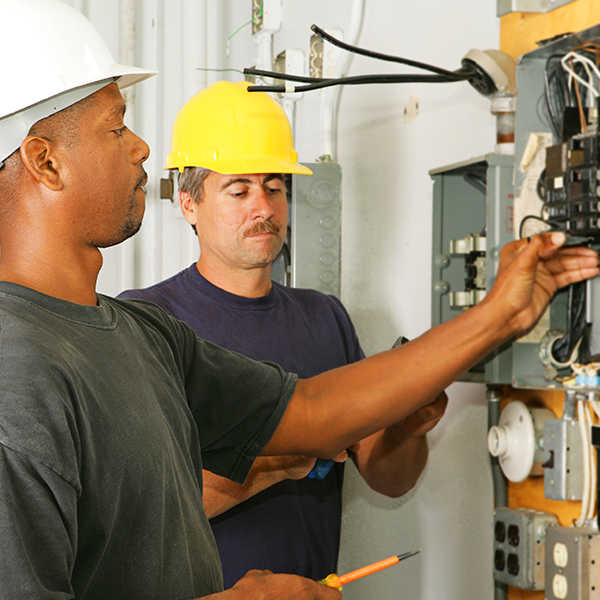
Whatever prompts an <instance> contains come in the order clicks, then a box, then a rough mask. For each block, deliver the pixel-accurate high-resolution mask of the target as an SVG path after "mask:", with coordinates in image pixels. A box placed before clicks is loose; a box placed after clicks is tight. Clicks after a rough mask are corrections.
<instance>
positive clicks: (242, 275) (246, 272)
mask: <svg viewBox="0 0 600 600" xmlns="http://www.w3.org/2000/svg"><path fill="white" fill-rule="evenodd" d="M196 268H197V269H198V272H199V273H200V275H202V277H204V279H206V280H208V281H210V282H211V283H212V284H213V285H216V286H217V287H219V288H221V289H222V290H225V291H226V292H229V293H230V294H235V295H236V296H244V297H245V298H260V297H262V296H266V295H267V294H268V293H269V292H270V291H271V287H272V285H271V265H270V264H269V265H266V266H264V267H255V268H252V269H242V270H239V269H228V268H227V267H226V266H223V265H219V266H218V267H216V266H213V265H211V264H210V262H208V261H203V260H202V257H200V260H198V262H197V263H196Z"/></svg>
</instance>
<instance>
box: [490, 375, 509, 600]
mask: <svg viewBox="0 0 600 600" xmlns="http://www.w3.org/2000/svg"><path fill="white" fill-rule="evenodd" d="M486 398H487V401H488V431H489V430H490V428H491V427H494V426H497V425H498V422H499V420H500V404H501V402H502V386H500V385H488V386H487V390H486ZM490 459H491V463H492V482H493V486H494V508H497V507H500V506H507V505H508V486H507V484H506V479H505V478H504V474H503V473H502V469H501V468H500V463H499V462H498V458H497V457H495V456H491V455H490ZM507 596H508V586H507V585H506V584H504V583H499V582H497V581H494V600H506V598H507Z"/></svg>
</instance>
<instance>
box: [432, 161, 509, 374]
mask: <svg viewBox="0 0 600 600" xmlns="http://www.w3.org/2000/svg"><path fill="white" fill-rule="evenodd" d="M429 174H430V176H431V178H432V179H433V237H432V240H433V241H432V244H433V246H432V282H431V291H432V325H438V324H439V323H443V322H445V321H448V320H449V319H451V318H453V317H454V316H456V315H457V314H459V313H460V312H461V311H463V310H468V308H469V307H470V306H472V305H473V304H476V303H477V302H479V301H480V300H481V299H482V298H483V297H485V293H486V290H489V289H490V288H491V286H492V285H493V283H494V279H495V273H496V271H497V268H498V261H499V257H500V249H501V248H502V246H504V245H505V244H507V243H508V242H509V241H511V240H512V239H513V226H514V225H513V213H512V205H513V194H512V191H513V190H512V177H513V157H512V156H504V155H500V154H488V155H486V156H484V157H481V158H475V159H472V160H469V161H465V162H462V163H457V164H454V165H449V166H447V167H443V168H440V169H434V170H433V171H430V173H429ZM511 353H512V350H511V348H510V346H507V347H502V348H500V349H498V350H497V351H495V352H494V353H492V354H491V355H490V356H488V357H487V358H486V359H485V360H484V361H482V362H481V363H480V364H478V365H476V366H475V367H473V368H472V369H471V370H470V371H469V372H468V373H465V374H464V375H463V376H462V377H461V378H460V379H461V380H462V381H485V382H488V383H494V384H509V383H511V374H512V373H511V364H512V360H511Z"/></svg>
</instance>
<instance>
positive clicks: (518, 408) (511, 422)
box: [488, 400, 554, 482]
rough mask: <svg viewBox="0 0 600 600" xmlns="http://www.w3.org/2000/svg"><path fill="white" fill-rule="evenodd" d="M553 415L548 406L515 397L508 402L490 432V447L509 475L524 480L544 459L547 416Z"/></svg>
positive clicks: (511, 479)
mask: <svg viewBox="0 0 600 600" xmlns="http://www.w3.org/2000/svg"><path fill="white" fill-rule="evenodd" d="M549 418H554V413H553V412H552V411H551V410H549V409H547V408H528V407H527V406H525V404H523V402H519V401H518V400H515V401H513V402H510V403H509V404H507V406H506V408H505V409H504V410H503V411H502V414H501V415H500V420H499V421H498V425H497V426H494V427H492V428H491V429H490V431H489V433H488V450H489V451H490V454H491V455H492V456H495V457H497V458H498V462H499V463H500V468H501V469H502V472H503V473H504V475H506V477H507V479H509V480H510V481H514V482H519V481H523V480H524V479H525V478H526V477H527V476H528V475H529V474H530V473H531V472H532V469H533V467H534V464H537V463H540V461H541V460H543V448H542V444H543V436H544V423H545V421H546V419H549Z"/></svg>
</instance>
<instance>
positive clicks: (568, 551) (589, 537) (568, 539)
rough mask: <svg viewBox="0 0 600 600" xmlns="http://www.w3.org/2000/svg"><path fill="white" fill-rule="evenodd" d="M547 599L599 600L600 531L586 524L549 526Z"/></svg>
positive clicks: (547, 534)
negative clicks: (578, 525)
mask: <svg viewBox="0 0 600 600" xmlns="http://www.w3.org/2000/svg"><path fill="white" fill-rule="evenodd" d="M545 562H546V575H545V590H546V591H545V596H546V600H600V568H599V567H598V565H600V533H599V532H598V531H597V530H596V529H591V528H587V527H548V529H547V531H546V561H545Z"/></svg>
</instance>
